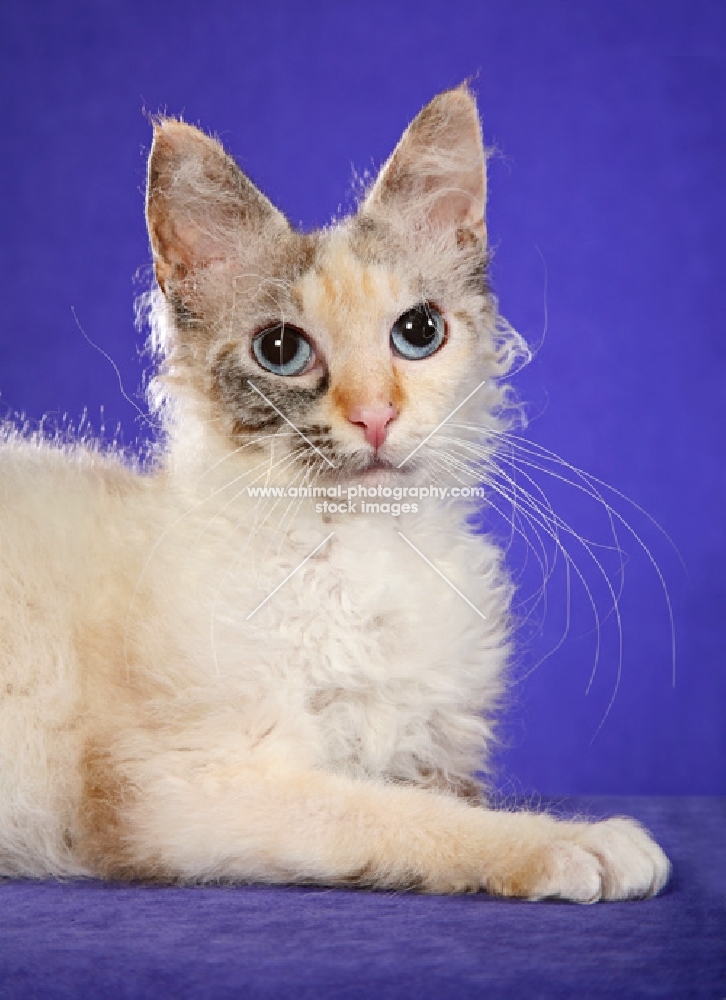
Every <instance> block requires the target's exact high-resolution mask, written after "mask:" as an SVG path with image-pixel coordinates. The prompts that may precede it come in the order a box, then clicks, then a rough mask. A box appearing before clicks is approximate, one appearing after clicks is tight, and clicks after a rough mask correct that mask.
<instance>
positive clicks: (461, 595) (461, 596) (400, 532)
mask: <svg viewBox="0 0 726 1000" xmlns="http://www.w3.org/2000/svg"><path fill="white" fill-rule="evenodd" d="M465 402H466V400H465ZM396 534H398V535H400V536H401V538H402V539H403V540H404V542H405V543H406V544H407V545H410V546H411V548H412V549H413V551H414V552H417V553H418V554H419V555H420V556H421V558H422V559H423V561H424V562H425V563H427V564H428V565H429V566H430V567H431V569H432V570H433V571H434V573H438V574H439V576H440V577H441V579H442V580H443V581H444V583H448V585H449V586H450V587H451V589H452V590H453V591H454V593H456V594H458V595H459V597H460V598H461V599H462V601H466V603H467V604H468V605H469V607H470V608H472V609H473V610H474V611H476V613H477V614H478V615H479V617H480V618H483V619H484V621H486V620H487V616H486V615H483V614H482V613H481V611H480V610H479V608H477V607H476V606H475V605H473V604H472V603H471V601H470V600H469V598H468V597H467V596H466V595H465V594H462V592H461V591H460V590H459V588H458V587H455V586H454V584H453V583H452V582H451V580H449V579H448V577H446V576H444V574H443V573H442V572H441V570H440V569H438V568H437V567H436V566H434V564H433V563H432V562H431V560H430V559H427V558H426V556H425V555H424V554H423V552H422V551H421V550H420V549H417V548H416V546H415V545H414V544H413V542H412V541H409V539H408V538H406V536H405V535H404V534H403V532H402V531H397V532H396Z"/></svg>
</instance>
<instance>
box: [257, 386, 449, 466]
mask: <svg viewBox="0 0 726 1000" xmlns="http://www.w3.org/2000/svg"><path fill="white" fill-rule="evenodd" d="M247 384H248V385H251V386H252V388H253V389H254V390H255V392H256V393H257V395H258V396H262V398H263V399H264V401H265V402H266V403H267V404H268V406H271V407H272V409H273V410H274V411H275V413H279V415H280V416H281V417H282V419H283V420H284V421H285V423H286V424H289V425H290V426H291V427H292V429H293V430H294V431H295V432H296V433H297V434H299V435H300V437H301V438H302V439H303V441H306V442H307V443H308V444H309V445H310V447H311V448H312V449H313V450H314V451H317V453H318V455H320V457H321V458H324V459H325V461H326V462H327V463H328V465H329V466H330V468H331V469H337V468H338V466H337V465H333V463H332V462H331V461H330V459H329V458H328V457H327V456H326V455H323V453H322V451H321V450H320V448H316V447H315V445H314V444H313V442H312V441H311V440H310V439H309V438H306V437H305V435H304V434H303V432H302V431H301V430H300V428H299V427H296V426H295V424H294V423H293V422H292V420H288V418H287V417H286V416H285V414H284V413H283V412H282V410H278V408H277V407H276V406H275V404H274V403H273V402H272V400H271V399H268V398H267V396H266V395H265V394H264V392H262V390H261V389H258V388H257V386H256V385H255V383H254V382H253V381H252V379H250V378H248V379H247ZM464 402H466V400H464Z"/></svg>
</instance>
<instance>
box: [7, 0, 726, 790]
mask: <svg viewBox="0 0 726 1000" xmlns="http://www.w3.org/2000/svg"><path fill="white" fill-rule="evenodd" d="M725 45H726V6H724V5H723V4H721V3H719V2H713V3H705V2H702V0H695V2H694V0H689V2H678V3H676V2H666V0H649V2H648V0H640V2H637V3H635V2H628V3H623V2H620V0H599V2H584V3H581V2H575V0H572V2H552V0H547V2H543V0H535V2H525V0H508V2H481V0H479V2H474V0H471V2H458V3H455V2H454V3H452V2H446V3H442V2H430V0H417V2H415V3H413V2H399V3H396V4H385V3H381V2H378V0H374V2H368V3H365V4H356V5H353V4H340V3H334V2H327V3H324V2H308V3H305V4H302V3H301V4H293V3H284V2H280V0H277V2H274V0H273V2H267V3H265V4H255V5H252V4H248V5H241V4H235V3H232V2H219V0H206V2H201V0H177V2H166V0H165V2H157V3H149V2H143V3H142V2H138V0H130V2H129V0H127V2H124V3H120V2H119V3H114V2H102V0H95V2H74V0H67V2H64V3H62V4H58V3H50V2H48V3H43V2H23V3H21V2H18V0H13V2H8V0H6V2H5V3H4V4H3V6H2V9H1V10H0V81H1V82H0V93H1V94H2V109H3V111H2V140H1V141H2V156H1V157H0V172H1V179H2V187H1V190H2V198H0V232H1V233H2V247H1V249H0V252H1V253H2V267H1V269H0V275H1V276H2V293H1V294H0V393H1V395H0V412H2V413H3V414H5V415H12V414H15V413H17V412H19V411H22V412H24V413H25V414H26V415H27V416H28V418H30V419H31V420H32V421H34V422H38V421H39V420H40V419H41V417H42V416H43V414H45V413H48V414H50V422H51V424H54V423H55V424H57V423H58V422H59V421H62V419H63V415H64V414H68V415H69V417H70V418H71V419H72V420H74V421H77V420H78V418H79V417H80V415H81V413H82V412H83V410H84V408H87V410H88V414H89V419H90V422H91V424H92V425H93V426H94V427H95V428H96V429H98V428H100V427H101V425H102V424H103V423H104V422H105V427H106V433H107V434H109V435H110V434H113V433H114V432H115V429H116V425H117V424H120V425H121V432H122V438H123V440H125V441H126V442H132V441H134V440H135V439H136V438H137V437H139V436H140V435H141V436H143V433H144V425H143V424H141V423H140V422H139V420H138V417H137V415H136V412H135V410H134V409H133V407H132V406H131V405H129V403H127V402H126V401H125V400H124V399H123V397H122V395H121V393H120V391H119V387H118V382H117V379H116V376H115V374H114V371H113V369H112V367H111V365H110V364H109V362H108V361H107V360H106V359H105V358H104V357H103V356H101V355H100V354H99V353H98V352H97V351H96V350H94V349H93V348H92V347H91V346H89V344H88V343H87V342H86V340H84V338H83V337H82V336H81V334H80V332H79V331H78V329H77V327H76V325H75V322H74V319H73V316H72V314H71V307H75V310H76V312H77V314H78V318H79V320H80V322H81V324H82V325H83V327H84V329H85V331H86V332H87V334H88V336H89V337H90V338H91V339H92V340H93V341H94V342H95V343H96V344H98V345H99V347H101V348H102V349H103V350H104V351H106V352H107V353H108V354H109V355H111V357H113V359H114V361H115V362H116V363H117V364H118V366H119V369H120V371H121V375H122V379H123V383H124V386H125V387H126V391H127V392H128V393H129V394H130V395H132V396H133V395H135V393H136V390H137V389H138V386H139V385H140V375H141V365H140V363H139V359H138V357H137V355H138V352H139V350H140V348H141V346H142V343H143V340H142V337H141V336H140V335H139V334H137V333H136V332H135V331H134V327H133V298H134V295H135V294H136V293H137V292H138V291H140V290H143V288H144V287H146V284H147V283H148V262H149V253H148V247H147V242H146V236H145V231H144V225H143V217H142V209H143V183H144V156H145V153H146V151H147V150H148V144H149V139H150V129H149V126H148V123H147V121H146V120H145V118H144V114H143V111H144V109H146V110H148V111H150V112H155V111H157V110H160V109H161V110H166V111H168V112H170V113H174V114H177V113H183V114H184V116H185V117H186V119H187V120H189V121H192V122H198V123H199V124H201V125H203V126H204V127H205V128H207V129H208V130H212V131H216V132H217V133H218V134H219V135H220V137H221V138H222V139H223V141H224V142H225V143H226V145H227V146H228V148H229V149H230V150H231V151H232V152H233V153H234V154H235V155H236V156H237V157H238V159H239V160H240V163H241V164H242V166H243V168H244V169H246V170H247V171H248V172H249V173H250V175H251V176H252V177H253V179H254V180H255V181H256V182H257V183H258V184H259V185H260V186H261V187H262V188H263V189H264V190H265V191H266V192H267V193H268V195H269V196H270V197H271V198H272V199H273V200H274V201H276V202H277V203H278V204H279V205H280V207H281V208H282V209H283V210H285V211H286V212H287V213H288V215H289V216H290V218H291V219H292V220H293V221H294V222H300V223H302V224H303V225H304V226H308V227H309V226H313V225H318V224H323V223H325V222H326V221H327V220H328V219H329V218H330V217H331V215H333V214H334V213H335V212H336V211H338V209H339V207H340V206H341V205H342V206H344V207H345V206H347V205H350V188H351V178H352V167H355V168H356V169H357V170H358V171H361V170H364V169H366V168H371V167H372V166H374V165H378V164H380V162H382V160H383V159H385V157H386V156H387V155H388V153H389V152H390V150H391V149H392V147H393V145H394V144H395V142H396V140H397V138H398V136H399V135H400V132H401V131H402V129H403V128H404V127H405V125H406V124H407V122H408V120H409V119H410V118H411V117H412V116H413V115H414V114H415V113H416V112H417V111H418V109H419V108H420V107H421V106H422V105H423V104H424V103H426V102H427V101H428V100H429V99H430V98H431V97H432V96H433V95H434V94H435V93H436V92H438V91H439V90H442V89H444V88H445V87H448V86H451V85H454V84H456V83H458V82H460V81H461V80H462V79H463V78H465V77H472V76H474V77H475V80H474V86H475V89H476V91H477V93H478V95H479V102H480V107H481V111H482V115H483V119H484V125H485V134H486V138H487V141H488V142H489V143H490V144H492V143H494V144H496V146H497V148H498V150H499V152H500V155H499V156H498V157H497V158H495V160H494V161H493V162H492V164H491V172H490V176H491V188H490V191H491V195H490V215H489V219H490V232H491V237H492V242H493V245H494V247H495V248H496V258H495V262H494V270H493V276H494V281H495V286H496V290H497V292H498V294H499V297H500V304H501V308H502V311H503V313H504V314H505V315H506V316H507V317H508V318H509V320H510V321H511V322H512V323H513V324H514V325H515V326H516V327H517V328H518V329H519V330H520V331H521V332H522V333H523V334H525V336H527V337H528V339H529V340H530V341H531V342H535V343H536V342H539V341H540V340H541V338H542V332H543V328H544V311H545V310H544V303H545V301H546V306H547V314H548V328H547V336H546V338H545V340H544V343H543V345H542V347H541V350H540V352H539V353H538V355H537V357H536V359H535V361H534V362H533V363H532V365H531V366H530V367H529V368H528V369H527V370H526V371H525V372H523V373H522V375H520V376H518V377H517V379H516V380H515V384H516V385H517V388H518V391H519V393H520V395H521V396H522V397H523V398H524V399H526V400H528V401H530V402H531V405H530V406H529V409H528V412H529V414H530V417H531V418H532V422H531V425H530V427H529V429H528V431H527V432H526V434H527V437H528V438H529V439H530V440H532V441H536V442H539V443H541V444H542V445H544V446H546V447H549V448H552V449H554V450H555V451H557V452H558V453H560V454H561V455H563V456H564V458H565V459H567V460H568V461H569V462H571V463H573V464H574V465H577V466H580V467H583V468H585V469H586V470H588V471H589V472H591V473H592V474H594V475H596V476H598V477H600V478H602V479H604V480H606V481H607V482H609V483H611V484H612V485H613V486H615V487H616V488H617V489H619V490H621V491H623V492H624V493H625V494H627V495H628V496H629V497H631V498H632V499H633V500H634V501H636V502H637V503H638V504H640V505H642V507H644V508H645V509H646V510H647V511H648V512H649V513H650V514H651V515H652V516H653V517H655V518H656V519H657V520H658V521H659V522H660V524H661V525H662V526H663V527H664V529H665V530H666V531H667V532H668V533H669V535H670V536H671V537H672V539H673V540H674V542H675V544H676V545H677V546H678V548H679V550H680V552H681V554H682V557H683V560H684V562H685V564H686V567H687V573H686V572H684V570H683V568H682V567H681V566H680V564H679V562H678V559H677V557H676V556H675V555H674V553H673V552H672V550H671V548H670V547H669V545H668V543H667V542H666V541H665V540H664V539H663V537H662V536H661V535H660V534H659V533H658V532H657V531H656V530H655V529H654V528H653V527H652V525H650V523H649V522H648V520H647V519H646V518H645V517H644V516H643V515H641V514H639V513H638V512H637V511H636V510H634V509H632V508H628V505H627V504H626V503H625V502H624V501H621V500H618V501H617V504H616V506H617V508H618V510H619V511H620V512H621V513H622V514H623V515H624V516H626V517H627V518H628V519H629V520H631V521H632V523H633V526H634V527H635V528H636V529H637V530H638V531H639V532H641V534H642V536H643V538H644V540H645V541H646V543H647V544H648V545H649V546H650V547H651V549H652V551H653V554H654V556H655V558H656V559H657V561H658V563H659V565H660V566H661V568H662V571H663V573H664V575H665V577H666V581H667V584H668V588H669V591H670V594H671V598H672V601H673V608H674V614H675V622H676V630H677V663H676V671H677V678H676V686H675V688H673V687H672V684H671V650H670V633H669V626H668V617H667V613H666V606H665V602H664V600H663V596H662V591H661V589H660V584H659V582H658V577H657V576H656V574H655V572H654V571H653V568H652V566H651V564H650V562H649V560H648V558H647V557H646V556H645V555H644V554H643V552H642V551H640V550H639V548H638V546H637V544H636V543H634V542H633V541H632V540H630V541H628V540H627V539H626V538H625V536H623V538H622V543H623V546H624V548H625V549H626V550H627V555H628V564H627V568H626V579H625V589H624V592H623V597H622V602H621V614H622V619H623V630H624V647H623V660H622V678H621V682H620V686H619V690H618V693H617V697H616V698H615V700H614V703H613V705H612V709H611V711H610V712H609V714H608V715H607V718H606V720H605V722H604V724H603V725H602V727H601V728H599V730H598V727H599V725H600V722H601V720H602V719H603V716H604V715H605V712H606V710H607V707H608V704H609V702H610V700H611V697H612V693H613V688H614V684H615V681H616V675H617V665H618V650H617V633H616V630H615V628H614V621H613V618H612V616H611V617H610V619H609V620H608V621H607V622H606V623H605V625H604V626H603V630H602V656H601V662H600V665H599V667H598V671H597V674H596V678H595V682H594V684H593V685H592V688H591V690H590V692H589V694H587V695H586V694H585V690H586V688H587V684H588V678H589V676H590V673H591V670H592V666H593V655H594V635H593V632H592V619H591V617H588V608H587V600H586V597H585V596H584V593H583V591H582V588H581V587H579V586H578V585H577V584H575V585H574V591H575V592H574V594H573V611H572V627H571V630H570V635H569V637H568V638H567V640H566V641H565V642H564V644H563V645H562V646H561V647H560V648H559V649H558V650H557V651H556V652H555V653H554V654H553V655H552V656H551V657H550V658H549V659H547V660H546V661H545V662H544V663H543V664H542V665H541V666H540V667H539V669H538V670H537V671H536V672H535V673H534V674H532V675H531V676H530V677H529V678H528V679H527V680H525V681H523V682H522V683H520V684H517V685H516V686H515V687H514V688H513V692H512V699H511V710H510V712H509V714H508V716H507V721H506V724H505V726H504V729H503V740H504V743H505V744H506V752H503V753H502V754H501V756H500V768H501V769H500V775H499V782H500V787H501V788H502V790H503V791H504V793H505V794H509V793H512V792H514V793H517V794H522V793H528V792H529V791H530V790H532V789H538V790H540V791H542V792H545V793H550V794H556V795H560V794H565V793H580V792H585V793H593V792H628V793H662V794H663V793H664V794H671V793H679V794H687V793H704V794H715V793H721V794H723V793H724V792H726V766H725V760H726V754H725V753H724V750H725V744H726V671H725V670H724V656H725V653H724V651H725V650H726V625H725V622H726V583H725V581H724V566H726V544H725V539H724V511H726V496H725V494H726V489H725V486H726V483H725V478H726V472H725V470H726V465H725V464H724V447H723V445H724V436H725V435H724V396H725V393H724V386H725V382H726V364H725V361H726V346H725V345H726V338H725V337H724V331H723V326H724V324H723V316H724V315H725V314H726V302H725V301H724V299H725V293H724V288H725V282H724V276H723V275H724V264H725V263H726V262H725V260H724V257H725V254H724V241H725V240H726V218H725V217H724V216H725V215H726V211H725V199H724V193H723V184H724V176H725V174H726V170H725V166H726V164H725V162H724V152H725V151H726V138H725V136H726V132H725V131H724V124H725V122H724V119H725V117H726V116H725V114H724V111H725V105H726V65H725V61H724V51H726V50H725ZM140 267H141V268H145V269H146V270H145V271H144V273H143V275H142V279H141V282H140V283H138V282H137V283H135V282H134V280H133V276H134V274H135V273H136V272H137V270H138V269H139V268H140ZM136 398H137V399H138V398H139V397H136ZM102 407H103V409H102ZM539 481H541V482H542V485H543V486H545V487H546V488H547V491H548V494H549V495H550V496H551V499H552V501H553V503H554V505H555V507H556V509H557V511H558V513H559V514H560V515H561V516H562V517H563V518H564V519H566V520H567V521H569V522H570V523H572V524H573V525H574V526H575V528H576V530H577V531H578V532H580V533H581V534H586V535H589V537H592V538H594V539H595V540H596V541H598V542H600V543H603V544H604V543H607V541H608V535H607V520H606V519H605V518H604V516H603V514H602V513H601V512H598V510H597V506H596V505H595V504H594V503H592V502H591V501H589V500H588V499H587V498H586V497H585V496H584V495H583V494H582V493H581V492H579V491H578V490H577V489H574V488H564V487H562V488H561V486H560V484H558V483H557V482H556V481H553V483H552V484H551V485H549V486H548V485H547V477H543V476H540V477H539ZM497 530H501V531H503V530H504V528H503V525H502V524H501V523H500V524H499V525H498V529H497ZM598 551H599V552H602V554H603V558H604V560H605V562H606V564H607V566H608V568H609V569H612V568H613V567H614V563H613V560H612V554H608V552H607V551H606V550H598ZM522 556H523V552H522V550H521V549H520V550H519V551H517V550H516V547H515V551H514V552H513V554H512V558H513V563H515V564H516V563H517V562H521V561H522ZM573 557H575V558H576V559H577V561H578V564H580V565H581V568H582V571H583V573H584V575H585V577H586V579H587V581H588V583H589V585H590V586H591V587H592V588H593V593H594V595H595V597H596V600H597V603H598V605H599V606H600V609H601V612H602V613H603V614H605V613H606V612H607V604H608V602H607V592H606V590H605V588H604V587H603V585H602V583H601V582H600V583H599V582H598V574H597V570H596V568H595V567H594V564H592V563H589V564H588V560H587V558H586V555H585V554H584V553H583V552H582V551H580V552H579V553H578V552H577V547H576V546H574V547H573ZM531 567H532V560H531V558H530V563H529V568H528V569H526V570H525V571H524V580H523V588H524V593H525V595H526V594H527V593H528V592H530V593H531V591H532V588H533V587H536V585H537V581H536V576H534V575H533V574H532V572H531ZM564 597H565V591H564V577H563V575H562V574H560V573H555V575H554V577H553V580H552V583H551V587H550V590H549V601H548V611H547V616H546V618H545V619H544V621H542V620H541V619H540V620H539V621H538V622H537V623H536V624H535V625H534V626H532V625H530V626H528V627H526V628H523V630H522V636H521V647H520V657H519V661H518V663H517V665H516V670H517V671H518V673H519V675H522V674H525V673H526V672H527V671H528V670H529V669H530V668H531V667H532V666H533V665H534V664H535V663H537V661H538V660H539V659H540V658H541V657H542V656H543V655H544V654H545V653H546V652H547V651H548V650H549V649H551V648H552V647H553V646H554V645H555V644H556V642H557V638H558V636H559V633H560V632H561V630H562V626H563V622H564Z"/></svg>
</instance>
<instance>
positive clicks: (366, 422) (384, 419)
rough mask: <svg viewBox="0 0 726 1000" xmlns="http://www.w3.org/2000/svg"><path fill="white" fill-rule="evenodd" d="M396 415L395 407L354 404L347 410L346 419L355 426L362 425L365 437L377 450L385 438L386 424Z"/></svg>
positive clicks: (389, 405)
mask: <svg viewBox="0 0 726 1000" xmlns="http://www.w3.org/2000/svg"><path fill="white" fill-rule="evenodd" d="M397 416H398V410H397V409H396V407H395V406H394V405H393V404H392V403H389V404H388V405H387V406H354V407H353V408H352V409H351V410H349V411H348V420H350V422H351V423H352V424H355V425H356V427H362V428H363V433H364V434H365V439H366V441H367V442H368V444H372V445H373V447H374V448H375V449H376V451H378V449H379V448H380V447H381V445H382V444H383V442H384V441H385V440H386V434H387V433H388V425H389V424H391V423H393V421H394V420H395V419H396V417H397Z"/></svg>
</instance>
